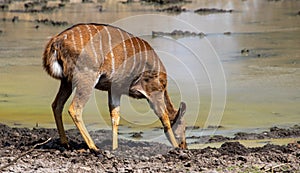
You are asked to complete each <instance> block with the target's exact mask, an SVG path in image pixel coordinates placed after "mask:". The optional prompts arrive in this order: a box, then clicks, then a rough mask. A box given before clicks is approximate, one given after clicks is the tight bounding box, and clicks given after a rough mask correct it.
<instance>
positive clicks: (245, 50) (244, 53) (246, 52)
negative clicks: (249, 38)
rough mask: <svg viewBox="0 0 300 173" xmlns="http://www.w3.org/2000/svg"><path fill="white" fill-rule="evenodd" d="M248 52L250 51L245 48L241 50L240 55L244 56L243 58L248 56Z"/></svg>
mask: <svg viewBox="0 0 300 173" xmlns="http://www.w3.org/2000/svg"><path fill="white" fill-rule="evenodd" d="M249 52H250V50H249V49H246V48H244V49H242V50H241V54H242V55H245V56H247V55H248V54H249Z"/></svg>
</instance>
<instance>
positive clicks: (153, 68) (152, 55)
mask: <svg viewBox="0 0 300 173" xmlns="http://www.w3.org/2000/svg"><path fill="white" fill-rule="evenodd" d="M150 57H151V58H152V60H153V62H152V70H151V72H153V71H155V60H156V59H155V53H154V51H153V50H151V56H150Z"/></svg>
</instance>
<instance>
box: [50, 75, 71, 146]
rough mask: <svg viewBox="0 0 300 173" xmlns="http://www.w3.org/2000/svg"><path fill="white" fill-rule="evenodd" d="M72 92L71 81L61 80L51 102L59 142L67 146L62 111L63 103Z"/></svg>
mask: <svg viewBox="0 0 300 173" xmlns="http://www.w3.org/2000/svg"><path fill="white" fill-rule="evenodd" d="M71 94H72V83H70V82H68V81H67V80H66V79H62V80H61V84H60V88H59V91H58V93H57V95H56V97H55V100H54V102H53V103H52V111H53V114H54V118H55V123H56V127H57V130H58V134H59V137H60V142H61V144H62V145H64V146H67V147H68V139H67V137H66V133H65V130H64V126H63V122H62V111H63V108H64V105H65V103H66V101H67V100H68V98H69V97H70V95H71Z"/></svg>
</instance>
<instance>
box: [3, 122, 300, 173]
mask: <svg viewBox="0 0 300 173" xmlns="http://www.w3.org/2000/svg"><path fill="white" fill-rule="evenodd" d="M0 135H1V136H2V138H0V146H1V147H0V148H1V149H0V168H1V169H2V171H4V172H61V171H63V172H103V171H107V172H179V171H181V172H190V171H196V172H201V171H202V172H209V171H211V170H215V171H218V172H226V171H230V172H232V171H233V172H236V171H255V172H265V171H270V172H271V171H273V172H282V171H288V172H295V171H299V170H300V167H299V165H300V146H299V145H300V144H299V142H300V141H298V143H297V142H295V143H292V144H288V145H286V146H278V145H270V144H268V145H265V146H263V147H257V148H247V147H245V146H243V145H241V144H240V143H238V142H225V143H224V144H223V145H222V146H221V147H220V148H211V147H208V148H205V149H191V150H179V149H173V148H170V147H169V146H167V145H164V144H160V143H154V142H134V141H129V140H124V139H119V145H120V147H119V148H118V149H117V150H116V151H111V138H110V136H111V132H109V131H106V130H99V131H95V132H92V133H91V136H92V137H93V139H94V140H95V142H96V144H97V145H98V146H99V147H100V148H101V149H102V153H103V154H98V155H96V154H94V153H91V152H90V151H89V150H88V149H87V146H86V144H85V143H84V142H83V141H82V138H81V136H80V135H79V133H78V131H77V130H68V131H67V135H68V137H69V140H70V146H71V149H68V150H67V149H65V148H63V147H61V146H60V145H59V140H58V135H57V132H56V130H55V129H43V128H40V129H32V130H30V129H27V128H11V127H8V126H6V125H2V124H1V125H0ZM49 138H51V140H50V141H49V142H47V143H46V144H43V145H40V146H36V145H37V144H40V143H42V142H44V141H46V140H47V139H49ZM35 146H36V148H35V149H33V147H35ZM28 151H30V152H28ZM26 152H27V153H26ZM18 157H19V158H18ZM16 158H17V159H18V160H17V159H16ZM3 167H6V168H3Z"/></svg>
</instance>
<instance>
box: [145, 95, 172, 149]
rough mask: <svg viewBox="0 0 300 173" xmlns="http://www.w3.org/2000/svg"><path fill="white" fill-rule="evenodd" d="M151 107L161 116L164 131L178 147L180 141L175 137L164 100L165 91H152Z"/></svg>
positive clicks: (149, 99)
mask: <svg viewBox="0 0 300 173" xmlns="http://www.w3.org/2000/svg"><path fill="white" fill-rule="evenodd" d="M148 101H149V103H150V106H151V108H152V109H153V110H154V112H155V114H156V115H157V116H158V117H159V119H160V121H161V123H162V125H163V126H164V132H165V134H166V136H167V138H168V140H169V141H170V143H171V144H172V145H173V147H178V143H177V141H176V139H175V136H174V133H173V130H172V127H171V123H170V119H169V115H168V111H167V108H166V104H165V102H164V92H163V91H154V92H152V93H151V95H150V97H149V98H148Z"/></svg>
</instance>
